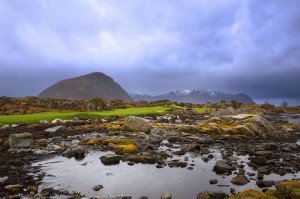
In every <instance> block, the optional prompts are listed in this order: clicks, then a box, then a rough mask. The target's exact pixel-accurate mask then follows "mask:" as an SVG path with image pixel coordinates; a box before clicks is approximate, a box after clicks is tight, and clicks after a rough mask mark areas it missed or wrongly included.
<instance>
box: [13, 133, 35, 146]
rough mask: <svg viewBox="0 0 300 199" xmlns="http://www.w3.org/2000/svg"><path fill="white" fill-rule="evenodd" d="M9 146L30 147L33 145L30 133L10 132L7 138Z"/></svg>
mask: <svg viewBox="0 0 300 199" xmlns="http://www.w3.org/2000/svg"><path fill="white" fill-rule="evenodd" d="M8 143H9V146H10V147H11V148H30V147H31V146H32V145H33V139H32V135H31V134H30V133H21V134H11V135H10V136H9V139H8Z"/></svg>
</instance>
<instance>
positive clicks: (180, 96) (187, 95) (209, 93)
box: [131, 89, 255, 104]
mask: <svg viewBox="0 0 300 199" xmlns="http://www.w3.org/2000/svg"><path fill="white" fill-rule="evenodd" d="M131 97H132V98H133V99H134V100H148V101H154V100H163V99H168V100H171V101H175V102H186V103H195V104H203V103H207V102H211V103H215V102H219V101H221V100H226V101H231V100H236V101H239V102H242V103H247V104H254V103H255V102H254V101H253V100H252V99H251V97H249V96H248V95H246V94H243V93H239V94H236V95H234V94H227V93H222V92H217V91H213V90H204V89H187V90H176V91H171V92H169V93H166V94H162V95H156V96H149V95H140V94H132V95H131Z"/></svg>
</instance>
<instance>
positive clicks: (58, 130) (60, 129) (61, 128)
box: [45, 126, 66, 133]
mask: <svg viewBox="0 0 300 199" xmlns="http://www.w3.org/2000/svg"><path fill="white" fill-rule="evenodd" d="M65 129H66V127H64V126H55V127H51V128H47V129H46V130H45V131H46V132H48V133H55V132H61V131H64V130H65Z"/></svg>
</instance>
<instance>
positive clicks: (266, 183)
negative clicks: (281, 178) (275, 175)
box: [256, 180, 273, 188]
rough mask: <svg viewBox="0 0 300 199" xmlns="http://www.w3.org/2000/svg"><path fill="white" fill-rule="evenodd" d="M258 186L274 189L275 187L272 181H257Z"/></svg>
mask: <svg viewBox="0 0 300 199" xmlns="http://www.w3.org/2000/svg"><path fill="white" fill-rule="evenodd" d="M256 185H257V186H258V187H259V188H264V187H272V186H273V182H271V181H266V180H258V181H256Z"/></svg>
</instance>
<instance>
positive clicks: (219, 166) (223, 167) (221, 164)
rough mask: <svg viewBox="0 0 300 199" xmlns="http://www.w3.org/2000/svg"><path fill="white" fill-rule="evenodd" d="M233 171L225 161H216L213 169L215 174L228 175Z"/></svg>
mask: <svg viewBox="0 0 300 199" xmlns="http://www.w3.org/2000/svg"><path fill="white" fill-rule="evenodd" d="M233 169H234V168H233V167H232V166H230V165H229V164H228V163H227V161H225V160H218V161H217V162H216V164H215V166H214V168H213V170H214V171H215V172H216V173H217V174H223V173H230V172H231V171H232V170H233Z"/></svg>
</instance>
